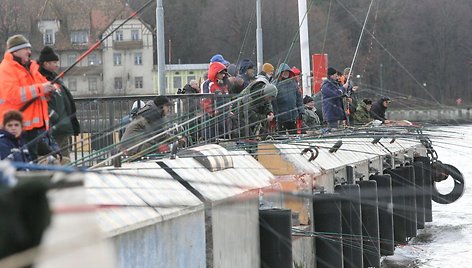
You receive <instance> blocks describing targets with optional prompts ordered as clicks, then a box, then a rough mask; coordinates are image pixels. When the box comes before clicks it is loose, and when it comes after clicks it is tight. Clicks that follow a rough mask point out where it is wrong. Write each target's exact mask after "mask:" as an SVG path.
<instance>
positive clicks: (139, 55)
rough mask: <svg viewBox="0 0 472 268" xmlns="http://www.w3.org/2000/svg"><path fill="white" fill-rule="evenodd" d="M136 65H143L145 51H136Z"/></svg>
mask: <svg viewBox="0 0 472 268" xmlns="http://www.w3.org/2000/svg"><path fill="white" fill-rule="evenodd" d="M134 65H143V53H141V52H136V53H134Z"/></svg>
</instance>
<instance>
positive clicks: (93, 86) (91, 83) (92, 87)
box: [88, 77, 98, 91]
mask: <svg viewBox="0 0 472 268" xmlns="http://www.w3.org/2000/svg"><path fill="white" fill-rule="evenodd" d="M88 87H89V91H97V89H98V87H97V78H96V77H90V78H89V79H88Z"/></svg>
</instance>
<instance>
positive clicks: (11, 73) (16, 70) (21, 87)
mask: <svg viewBox="0 0 472 268" xmlns="http://www.w3.org/2000/svg"><path fill="white" fill-rule="evenodd" d="M47 81H48V80H47V79H46V78H45V77H44V76H42V75H41V73H39V65H38V64H37V63H36V62H35V61H32V62H31V65H30V71H28V70H27V69H26V68H25V67H24V66H22V65H21V64H20V63H18V62H17V61H15V60H14V59H13V55H12V54H11V53H10V52H8V51H7V52H5V55H4V58H3V61H2V63H0V85H1V86H0V122H1V123H2V124H3V114H5V113H6V112H8V111H10V110H20V109H21V108H22V107H23V106H24V105H25V104H26V103H27V102H28V101H30V100H32V99H35V100H34V101H33V102H32V103H31V104H30V105H29V106H28V108H26V110H25V111H23V130H31V129H34V128H41V127H44V128H46V129H48V128H49V114H48V103H47V99H46V96H45V94H44V89H43V87H42V84H43V83H45V82H47Z"/></svg>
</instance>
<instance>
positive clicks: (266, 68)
mask: <svg viewBox="0 0 472 268" xmlns="http://www.w3.org/2000/svg"><path fill="white" fill-rule="evenodd" d="M262 71H263V72H264V73H266V74H268V73H272V72H273V71H274V66H273V65H272V64H270V63H268V62H266V63H264V65H262Z"/></svg>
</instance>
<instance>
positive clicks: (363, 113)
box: [353, 101, 373, 124]
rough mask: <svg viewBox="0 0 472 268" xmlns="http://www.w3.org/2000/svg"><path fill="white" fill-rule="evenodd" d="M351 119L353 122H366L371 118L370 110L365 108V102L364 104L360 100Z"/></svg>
mask: <svg viewBox="0 0 472 268" xmlns="http://www.w3.org/2000/svg"><path fill="white" fill-rule="evenodd" d="M353 119H354V123H355V124H367V123H369V122H370V121H372V120H373V118H372V117H371V116H370V112H369V111H368V110H367V104H365V103H364V102H363V101H360V102H359V104H358V105H357V109H356V112H355V113H354V115H353Z"/></svg>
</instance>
